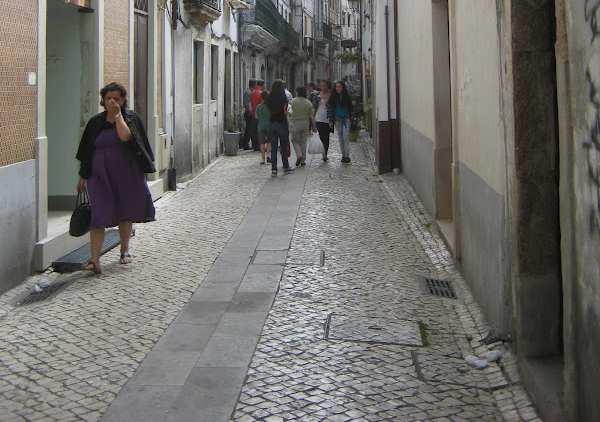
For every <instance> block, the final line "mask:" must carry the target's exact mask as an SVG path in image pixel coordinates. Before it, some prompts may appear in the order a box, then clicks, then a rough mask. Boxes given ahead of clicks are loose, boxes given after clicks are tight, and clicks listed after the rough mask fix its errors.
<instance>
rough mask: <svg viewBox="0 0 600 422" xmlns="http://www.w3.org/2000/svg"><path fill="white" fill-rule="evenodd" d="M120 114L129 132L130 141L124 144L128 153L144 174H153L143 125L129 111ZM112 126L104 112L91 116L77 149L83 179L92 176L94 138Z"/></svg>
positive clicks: (137, 117) (152, 157)
mask: <svg viewBox="0 0 600 422" xmlns="http://www.w3.org/2000/svg"><path fill="white" fill-rule="evenodd" d="M121 114H122V115H123V118H124V119H125V123H127V126H128V127H129V130H130V131H131V135H132V139H131V141H128V142H126V144H127V146H128V147H129V149H130V151H131V152H132V153H133V154H134V155H135V156H136V158H137V159H138V161H139V163H140V167H141V169H142V171H143V172H144V173H154V172H156V169H155V167H154V155H153V154H152V148H151V147H150V143H149V142H148V137H147V136H146V130H145V129H144V124H143V123H142V120H141V119H140V118H139V116H138V115H137V114H135V113H134V112H133V111H130V110H122V111H121ZM113 126H114V125H113V124H112V123H110V122H108V121H107V120H106V111H104V112H102V113H98V114H96V115H95V116H93V117H92V118H91V119H90V120H89V121H88V123H87V125H86V126H85V130H84V131H83V135H82V136H81V142H79V148H78V149H77V155H76V156H75V158H77V159H78V160H79V161H80V166H79V175H80V176H81V177H83V178H84V179H89V178H90V176H91V175H92V159H93V158H94V151H95V146H94V144H95V142H96V138H97V137H98V135H99V134H100V132H101V131H102V130H103V129H107V128H111V127H113Z"/></svg>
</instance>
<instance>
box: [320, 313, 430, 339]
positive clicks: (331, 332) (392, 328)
mask: <svg viewBox="0 0 600 422" xmlns="http://www.w3.org/2000/svg"><path fill="white" fill-rule="evenodd" d="M325 339H328V340H347V341H360V342H367V343H383V344H400V345H405V346H423V339H422V337H421V331H420V330H419V324H418V323H417V322H412V321H403V320H399V319H390V318H369V317H349V316H343V315H336V314H330V315H329V317H328V318H327V322H326V324H325Z"/></svg>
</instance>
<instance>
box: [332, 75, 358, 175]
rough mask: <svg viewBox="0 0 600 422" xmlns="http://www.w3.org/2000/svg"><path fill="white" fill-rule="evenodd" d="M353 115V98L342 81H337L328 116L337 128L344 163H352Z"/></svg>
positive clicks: (333, 126)
mask: <svg viewBox="0 0 600 422" xmlns="http://www.w3.org/2000/svg"><path fill="white" fill-rule="evenodd" d="M351 115H352V99H351V98H350V94H349V93H348V89H347V88H346V84H345V83H344V82H342V81H338V82H336V83H335V89H334V91H333V92H332V93H331V96H330V97H329V102H328V106H327V118H328V119H329V125H330V127H331V128H335V132H336V133H337V136H338V140H339V143H340V150H341V152H342V163H344V164H349V163H350V139H349V138H350V116H351Z"/></svg>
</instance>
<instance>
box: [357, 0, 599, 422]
mask: <svg viewBox="0 0 600 422" xmlns="http://www.w3.org/2000/svg"><path fill="white" fill-rule="evenodd" d="M598 13H600V2H598V1H585V2H583V1H574V0H557V1H556V2H515V1H510V0H503V1H495V0H482V1H478V2H472V1H468V0H454V1H421V0H397V1H394V0H382V1H369V0H364V1H363V16H362V18H363V29H365V30H367V31H369V32H370V33H369V34H368V35H365V39H364V40H363V41H364V42H363V57H364V58H365V61H364V63H363V68H364V69H365V80H366V83H365V87H364V89H365V91H364V96H365V97H367V98H373V100H372V101H373V105H372V123H373V135H374V136H373V137H374V141H375V146H376V149H377V154H376V156H377V157H376V158H377V164H378V168H379V171H380V172H386V171H390V170H391V169H394V168H398V169H401V170H402V173H403V174H404V176H405V177H406V178H407V179H408V180H409V181H410V182H411V184H412V186H413V187H414V189H415V191H416V192H417V193H418V195H419V196H420V198H421V199H422V201H423V203H424V204H425V206H426V208H427V209H428V211H429V213H430V214H431V216H432V217H433V218H434V219H435V220H436V221H437V223H438V224H437V227H438V228H439V231H440V233H441V234H442V235H443V236H444V237H445V239H446V241H447V243H448V245H449V246H450V248H451V250H452V252H453V254H454V256H455V258H456V260H457V263H458V264H459V266H460V268H461V269H462V271H463V273H464V276H465V278H466V279H467V281H468V282H469V284H470V286H471V289H472V291H473V294H474V296H475V297H476V298H477V300H478V302H479V303H480V305H481V307H482V309H483V311H484V313H485V315H486V317H487V320H488V322H489V323H490V325H491V326H492V327H493V329H492V335H493V336H495V337H497V338H500V339H503V340H505V341H506V342H507V344H509V345H510V346H511V347H512V348H513V349H514V350H515V351H516V353H517V356H518V359H519V367H520V370H521V372H522V374H523V377H522V379H523V381H524V382H525V383H526V384H527V386H528V389H529V391H530V393H531V395H532V398H533V399H534V401H535V402H536V403H537V405H538V407H539V410H540V413H541V414H542V416H543V417H544V418H545V419H547V420H570V421H594V420H598V419H600V405H599V402H598V400H596V399H595V398H596V397H598V395H599V394H600V390H599V388H598V383H597V380H598V379H600V373H599V372H598V371H600V369H598V368H597V367H596V366H597V365H591V366H590V365H588V364H586V362H591V361H592V360H594V359H595V358H594V357H595V356H597V355H598V353H599V352H600V305H599V304H600V295H599V292H600V268H599V265H598V260H597V259H595V258H594V252H593V251H597V250H598V246H599V242H600V233H599V230H598V227H600V225H599V224H598V221H600V220H599V219H598V218H597V216H598V215H599V214H600V213H599V211H598V197H599V196H598V192H599V189H598V183H597V181H598V180H599V178H598V177H597V175H598V168H599V165H600V164H599V163H600V160H599V157H598V153H597V151H598V150H599V148H598V145H599V143H598V140H597V138H598V136H599V134H598V130H597V128H598V116H599V115H600V113H598V109H599V107H598V104H599V102H598V100H597V99H596V92H598V89H597V88H598V87H600V84H598V83H597V80H599V79H600V76H599V75H600V65H599V63H600V60H598V57H600V54H599V53H598V51H599V46H600V38H598V36H597V35H598V34H597V33H598V31H597V30H598V28H597V25H596V20H597V19H596V18H597V16H598ZM532 22H535V25H533V24H532ZM369 27H370V30H369ZM375 28H377V29H375ZM368 90H371V91H370V92H368Z"/></svg>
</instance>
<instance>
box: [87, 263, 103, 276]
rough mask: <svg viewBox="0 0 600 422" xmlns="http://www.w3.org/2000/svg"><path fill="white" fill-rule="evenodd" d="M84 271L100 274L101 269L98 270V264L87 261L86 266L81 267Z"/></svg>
mask: <svg viewBox="0 0 600 422" xmlns="http://www.w3.org/2000/svg"><path fill="white" fill-rule="evenodd" d="M83 270H84V271H93V272H94V274H102V269H101V268H100V263H99V262H94V261H88V263H87V264H85V265H83Z"/></svg>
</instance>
